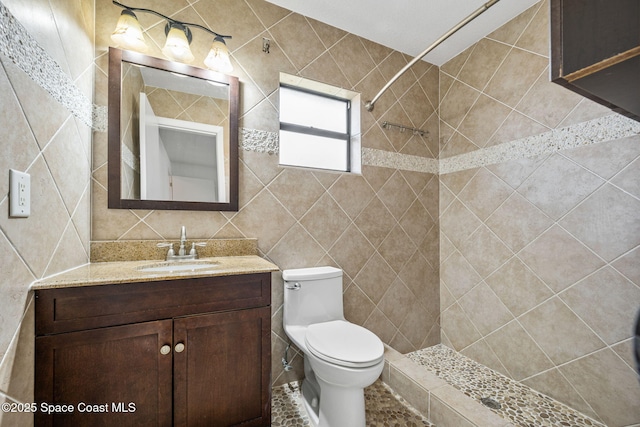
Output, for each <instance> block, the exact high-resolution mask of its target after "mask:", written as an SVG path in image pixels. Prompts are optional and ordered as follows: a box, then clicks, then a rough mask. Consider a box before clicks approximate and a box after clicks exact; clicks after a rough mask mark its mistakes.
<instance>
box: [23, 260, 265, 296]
mask: <svg viewBox="0 0 640 427" xmlns="http://www.w3.org/2000/svg"><path fill="white" fill-rule="evenodd" d="M179 262H180V261H176V262H174V263H179ZM182 262H183V263H188V264H191V263H205V262H209V263H215V265H213V266H211V268H203V269H198V270H194V271H170V272H167V271H163V272H148V271H141V270H139V268H140V267H145V266H155V265H165V264H166V263H165V262H164V261H160V260H146V261H115V262H93V263H90V264H86V265H83V266H80V267H78V268H75V269H73V270H69V271H66V272H64V273H60V274H57V275H54V276H50V277H47V278H45V279H41V280H38V281H36V282H34V283H33V284H32V285H31V289H32V290H40V289H54V288H70V287H80V286H94V285H107V284H119V283H134V282H155V281H161V280H175V279H186V278H191V277H214V276H232V275H238V274H251V273H268V272H272V271H278V267H277V266H276V265H275V264H273V263H271V262H269V261H267V260H265V259H264V258H261V257H259V256H257V255H243V256H217V257H208V258H199V259H197V260H194V261H182Z"/></svg>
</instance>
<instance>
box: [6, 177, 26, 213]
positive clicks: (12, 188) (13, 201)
mask: <svg viewBox="0 0 640 427" xmlns="http://www.w3.org/2000/svg"><path fill="white" fill-rule="evenodd" d="M30 214H31V175H29V174H28V173H26V172H20V171H17V170H13V169H9V216H10V217H12V218H27V217H28V216H29V215H30Z"/></svg>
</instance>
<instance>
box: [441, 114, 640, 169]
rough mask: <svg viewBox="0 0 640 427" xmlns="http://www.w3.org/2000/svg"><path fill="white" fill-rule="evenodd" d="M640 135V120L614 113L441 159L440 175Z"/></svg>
mask: <svg viewBox="0 0 640 427" xmlns="http://www.w3.org/2000/svg"><path fill="white" fill-rule="evenodd" d="M638 134H640V122H637V121H635V120H632V119H629V118H627V117H624V116H621V115H619V114H611V115H608V116H604V117H601V118H598V119H594V120H589V121H586V122H583V123H578V124H575V125H571V126H567V127H564V128H560V129H554V130H551V131H549V132H545V133H541V134H539V135H534V136H529V137H526V138H522V139H518V140H515V141H511V142H505V143H502V144H498V145H494V146H492V147H488V148H483V149H480V150H476V151H473V152H470V153H465V154H460V155H457V156H452V157H447V158H445V159H441V160H440V168H439V173H440V174H446V173H453V172H459V171H462V170H466V169H473V168H477V167H482V166H488V165H494V164H497V163H503V162H506V161H509V160H518V159H523V158H528V157H535V156H539V155H541V154H551V153H554V152H556V151H561V150H567V149H570V148H577V147H581V146H585V145H590V144H596V143H599V142H606V141H613V140H616V139H620V138H625V137H628V136H632V135H638Z"/></svg>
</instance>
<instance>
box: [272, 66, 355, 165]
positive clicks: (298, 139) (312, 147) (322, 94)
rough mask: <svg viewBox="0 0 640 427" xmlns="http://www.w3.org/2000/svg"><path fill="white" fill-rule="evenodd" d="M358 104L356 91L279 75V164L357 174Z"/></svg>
mask: <svg viewBox="0 0 640 427" xmlns="http://www.w3.org/2000/svg"><path fill="white" fill-rule="evenodd" d="M283 77H284V78H283ZM294 82H295V84H293V83H294ZM359 103H360V102H359V94H357V93H354V92H350V91H345V90H343V89H340V88H336V87H332V86H329V85H326V84H323V83H318V82H313V81H311V80H306V79H301V78H299V77H295V76H290V75H287V74H281V79H280V149H279V151H280V165H282V166H297V167H307V168H314V169H326V170H335V171H343V172H355V173H359V172H360V132H359V131H360V121H359ZM354 113H355V114H354ZM356 118H357V120H356ZM354 130H355V131H356V132H355V133H354Z"/></svg>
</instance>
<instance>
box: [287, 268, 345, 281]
mask: <svg viewBox="0 0 640 427" xmlns="http://www.w3.org/2000/svg"><path fill="white" fill-rule="evenodd" d="M340 276H342V270H341V269H339V268H335V267H328V266H326V267H311V268H293V269H289V270H283V271H282V278H283V279H284V280H286V281H288V282H292V281H296V280H300V281H302V280H320V279H331V278H333V277H340Z"/></svg>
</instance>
